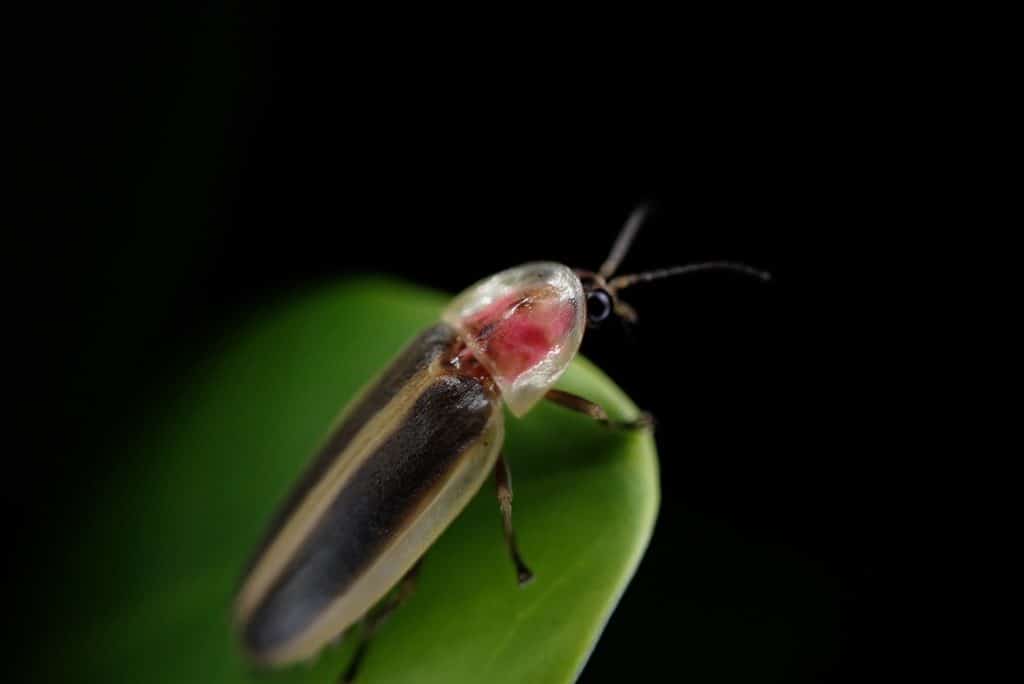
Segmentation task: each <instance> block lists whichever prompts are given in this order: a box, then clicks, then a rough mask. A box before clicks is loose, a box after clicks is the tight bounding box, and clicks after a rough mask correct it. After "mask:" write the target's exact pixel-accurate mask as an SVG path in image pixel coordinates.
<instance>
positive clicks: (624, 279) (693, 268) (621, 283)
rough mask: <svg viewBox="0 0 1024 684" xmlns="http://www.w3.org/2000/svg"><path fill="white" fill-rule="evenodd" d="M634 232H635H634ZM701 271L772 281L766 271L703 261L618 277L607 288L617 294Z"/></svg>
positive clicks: (728, 263)
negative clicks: (650, 283) (635, 287)
mask: <svg viewBox="0 0 1024 684" xmlns="http://www.w3.org/2000/svg"><path fill="white" fill-rule="evenodd" d="M627 225H628V224H627ZM623 232H625V231H623ZM634 232H636V231H635V230H634ZM615 246H616V247H618V243H616V244H615ZM702 271H732V272H734V273H740V274H743V275H748V276H753V277H754V278H757V279H759V280H762V281H769V280H771V279H772V274H771V273H768V272H767V271H760V270H758V269H756V268H753V267H751V266H747V265H746V264H742V263H739V262H736V261H705V262H702V263H699V264H687V265H685V266H672V267H670V268H660V269H657V270H655V271H646V272H644V273H634V274H632V275H623V276H619V277H617V278H612V279H611V280H609V281H608V287H610V288H611V289H612V290H614V291H616V292H618V291H619V290H623V289H625V288H627V287H629V286H631V285H636V284H637V283H649V282H651V281H652V280H661V279H662V278H669V277H672V276H679V275H689V274H691V273H700V272H702Z"/></svg>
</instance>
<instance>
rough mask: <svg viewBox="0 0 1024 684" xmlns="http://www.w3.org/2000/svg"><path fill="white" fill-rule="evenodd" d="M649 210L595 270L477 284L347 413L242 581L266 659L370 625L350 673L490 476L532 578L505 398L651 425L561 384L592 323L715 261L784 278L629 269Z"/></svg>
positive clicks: (245, 638)
mask: <svg viewBox="0 0 1024 684" xmlns="http://www.w3.org/2000/svg"><path fill="white" fill-rule="evenodd" d="M645 215H646V209H645V208H644V207H640V208H638V209H636V210H635V211H634V212H633V213H632V214H631V215H630V217H629V219H628V220H627V222H626V224H625V225H624V226H623V228H622V230H621V232H620V233H619V236H618V238H617V239H616V241H615V243H614V245H613V247H612V250H611V252H610V253H609V255H608V257H607V259H606V260H605V261H604V263H603V264H602V265H601V267H600V268H599V269H598V270H597V271H584V270H573V269H570V268H569V267H567V266H564V265H562V264H559V263H554V262H533V263H528V264H524V265H521V266H517V267H515V268H510V269H508V270H505V271H501V272H499V273H496V274H494V275H492V276H490V277H488V278H485V279H483V280H481V281H479V282H478V283H476V284H475V285H472V286H471V287H469V288H468V289H467V290H465V291H464V292H462V293H461V294H459V295H458V296H456V297H455V299H454V300H452V301H451V303H450V304H449V305H448V306H447V308H446V309H445V310H444V312H443V313H442V315H441V320H440V321H439V322H438V323H436V324H435V325H433V326H431V327H429V328H427V329H426V330H424V331H422V332H421V333H420V334H419V335H418V336H417V337H416V338H415V339H413V340H412V341H411V342H410V343H409V344H408V345H407V346H406V347H405V349H404V350H403V351H401V352H400V353H399V354H398V356H397V357H396V358H395V359H394V360H393V361H392V362H391V364H390V365H389V366H388V367H387V368H385V369H384V370H383V371H382V372H381V373H380V374H379V375H378V377H377V379H376V380H374V381H373V382H372V383H371V384H370V385H369V386H368V387H366V388H365V389H363V390H362V392H361V393H360V394H359V395H358V396H357V397H356V398H355V400H353V401H352V402H351V404H350V405H349V406H348V407H347V408H346V409H345V410H344V411H343V413H342V415H341V417H340V418H339V419H338V421H337V422H336V424H335V426H334V427H333V428H332V429H331V430H330V432H329V434H328V436H327V437H326V439H325V440H324V441H323V443H322V445H321V446H320V448H319V450H318V451H317V453H316V454H315V455H314V457H313V459H312V462H311V463H310V464H309V466H308V467H307V469H306V471H305V472H304V474H303V475H302V476H301V478H300V479H299V481H298V482H297V483H296V485H295V486H294V487H293V489H292V490H291V493H290V494H289V495H288V496H287V497H286V499H285V500H284V502H283V503H282V504H281V506H280V507H279V509H278V512H277V514H276V516H275V517H274V518H273V519H272V521H271V523H270V526H269V529H268V530H267V532H266V534H265V535H264V537H263V541H262V543H261V544H260V545H259V546H258V547H257V549H256V550H255V552H254V554H253V556H252V560H251V561H250V563H249V566H248V568H247V569H246V571H245V574H244V579H243V580H242V582H241V586H240V588H239V590H238V593H237V596H236V599H235V608H234V613H235V624H236V628H237V631H238V633H239V637H240V641H241V643H242V646H243V648H244V650H245V652H246V654H247V656H248V657H249V658H250V659H251V660H252V662H254V663H255V664H257V665H262V666H279V665H285V664H289V663H294V662H298V661H302V660H307V659H309V658H311V657H313V656H315V655H316V654H317V653H319V652H320V651H321V650H322V649H323V648H324V647H325V646H328V645H329V644H332V643H334V642H336V641H337V640H338V639H339V638H340V637H341V636H342V635H343V634H345V632H346V631H347V630H349V629H350V628H352V627H353V626H355V625H356V624H357V623H361V625H362V629H361V630H360V642H359V644H358V646H357V648H356V652H355V655H354V656H353V658H352V662H351V663H350V664H349V665H348V667H347V669H346V671H345V672H344V673H343V674H342V679H341V681H343V682H351V681H352V680H353V679H354V678H355V675H356V673H357V671H358V669H359V666H360V663H361V662H362V660H363V658H364V657H365V655H366V652H367V648H368V645H369V643H370V640H371V638H372V637H373V635H374V633H375V632H376V631H377V630H378V628H379V626H380V625H381V623H382V622H383V620H384V619H385V618H386V617H387V616H388V615H389V614H391V613H392V612H393V611H394V610H395V609H396V608H397V607H398V606H399V605H400V604H401V603H402V602H404V601H405V600H407V599H408V598H409V597H410V596H411V595H412V591H413V587H414V582H415V577H416V574H417V571H418V569H419V565H420V562H421V559H422V557H423V555H424V554H425V553H426V551H427V550H428V549H429V548H430V546H431V545H432V544H433V543H434V542H435V541H436V540H437V538H438V537H439V536H440V535H441V533H442V532H443V531H444V530H445V529H446V528H447V527H448V526H449V525H450V524H451V523H452V521H453V520H455V518H456V517H457V516H458V515H459V513H461V512H462V510H463V509H464V508H465V507H466V505H467V504H468V503H469V501H470V500H471V499H472V498H473V496H474V495H475V494H476V492H477V491H478V490H479V489H480V488H481V487H482V486H483V484H484V482H485V481H486V480H487V479H489V478H492V479H493V481H494V485H495V489H496V493H497V500H498V507H499V509H500V512H501V518H502V528H503V532H504V538H505V544H506V546H507V548H508V553H509V556H510V558H511V561H512V564H513V566H514V568H515V572H516V577H517V579H518V582H519V584H520V585H525V584H527V583H529V582H530V581H531V580H532V579H533V573H532V572H531V571H530V569H529V567H528V566H527V564H526V562H525V561H524V560H523V556H522V554H521V553H520V551H519V546H518V543H517V540H516V533H515V529H514V527H513V525H512V476H511V472H510V470H509V466H508V462H507V461H506V460H505V458H504V456H503V454H502V444H503V441H504V435H505V428H504V415H503V410H502V403H504V405H505V406H506V407H507V408H508V411H509V413H511V414H512V415H513V416H515V417H516V418H522V417H523V416H525V415H526V414H527V413H528V412H529V411H530V409H532V408H533V407H534V406H535V405H536V404H537V403H538V402H539V401H541V400H547V401H551V402H554V403H555V404H558V405H561V406H563V407H565V408H568V409H571V410H573V411H578V412H581V413H583V414H585V415H587V416H590V417H591V418H593V419H594V420H595V421H597V422H598V423H600V424H603V425H605V426H607V427H610V428H615V429H646V428H649V427H650V425H651V420H650V417H649V416H648V415H647V414H641V415H640V417H638V418H636V419H634V420H627V421H617V420H612V419H611V418H610V417H609V416H608V414H607V412H606V411H605V410H604V409H603V408H602V407H601V406H600V405H599V404H597V403H594V402H592V401H589V400H588V399H586V398H584V397H580V396H577V395H574V394H570V393H568V392H564V391H562V390H558V389H555V388H554V387H553V385H554V384H555V382H556V381H557V380H558V379H559V378H560V377H561V375H562V374H563V373H564V372H565V370H566V368H567V367H568V366H569V363H570V362H571V361H572V359H573V358H574V357H575V356H576V354H577V352H578V351H579V348H580V342H581V341H582V339H583V334H584V331H585V330H586V329H587V328H595V327H598V326H600V325H601V324H602V323H604V322H605V321H607V320H609V319H611V318H614V317H618V318H621V319H623V320H625V321H630V322H633V321H635V320H636V318H637V315H636V311H635V310H634V309H633V308H632V307H631V306H630V305H629V304H627V303H626V302H625V301H623V300H622V299H621V297H620V294H621V292H622V291H623V290H625V289H627V288H629V287H631V286H633V285H636V284H638V283H645V282H650V281H653V280H658V279H661V278H666V277H670V276H679V275H686V274H691V273H696V272H699V271H707V270H731V271H736V272H739V273H743V274H746V275H751V276H755V277H757V278H760V279H762V280H767V279H768V278H769V277H770V276H769V275H768V274H767V273H765V272H763V271H758V270H755V269H753V268H751V267H749V266H747V265H745V264H740V263H735V262H727V261H714V262H705V263H699V264H689V265H684V266H675V267H672V268H666V269H660V270H655V271H648V272H644V273H637V274H631V275H618V276H616V275H615V272H616V271H617V270H618V267H619V264H620V263H621V261H622V260H623V258H624V257H625V255H626V252H627V251H628V250H629V247H630V245H631V243H632V242H633V239H634V237H635V236H636V233H637V231H638V230H639V228H640V226H641V224H642V223H643V220H644V218H645Z"/></svg>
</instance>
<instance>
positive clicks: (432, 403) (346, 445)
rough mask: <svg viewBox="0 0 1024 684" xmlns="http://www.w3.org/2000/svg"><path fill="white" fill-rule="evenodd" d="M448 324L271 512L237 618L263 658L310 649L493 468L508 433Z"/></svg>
mask: <svg viewBox="0 0 1024 684" xmlns="http://www.w3.org/2000/svg"><path fill="white" fill-rule="evenodd" d="M459 347H460V343H459V339H458V337H457V335H456V333H455V330H454V329H453V328H452V327H450V326H449V325H447V324H444V323H441V324H438V325H436V326H434V327H432V328H430V329H428V330H427V331H425V332H424V333H423V334H421V335H420V336H419V337H418V338H416V340H414V341H413V342H412V343H411V344H410V345H409V346H408V347H407V348H406V349H405V351H404V352H402V353H401V354H400V355H399V357H398V358H397V359H396V360H395V361H394V362H393V363H392V364H391V366H390V367H389V368H388V369H387V370H385V371H384V373H383V374H382V375H381V377H380V378H379V379H378V380H377V381H376V382H375V383H373V384H372V385H371V386H370V387H369V388H367V389H366V390H365V391H364V392H363V394H362V396H361V397H360V398H359V399H357V400H356V402H355V403H354V404H353V405H352V406H351V407H350V408H349V409H348V410H347V411H346V412H345V413H344V414H343V415H342V418H341V419H340V421H339V423H338V424H337V425H336V427H335V428H334V430H333V431H332V433H331V434H330V436H329V437H328V439H327V440H326V442H325V444H324V445H323V447H322V448H321V450H320V452H319V454H318V455H317V457H316V459H315V460H314V461H313V463H312V464H311V465H310V467H309V468H308V470H307V472H306V474H305V475H304V476H303V478H302V479H301V480H300V482H299V483H298V485H297V486H296V488H295V490H294V491H293V492H292V494H291V495H290V497H289V498H288V499H287V500H286V501H285V503H284V506H283V507H282V509H281V510H280V512H279V513H278V515H277V517H276V518H275V520H274V521H273V523H272V525H271V528H270V530H269V531H268V533H267V536H266V538H265V540H264V542H263V544H262V546H261V547H260V549H259V550H258V551H257V553H256V556H255V558H254V560H253V563H252V565H251V568H250V570H249V572H248V573H247V575H246V577H245V580H244V582H243V584H242V588H241V590H240V591H239V594H238V599H237V604H236V618H237V621H238V624H239V629H240V632H241V636H242V641H243V643H244V645H245V647H246V650H247V651H248V652H249V653H250V654H251V656H252V657H253V658H254V659H255V660H256V661H258V662H263V663H275V664H276V663H286V662H292V661H295V660H300V659H303V658H306V657H309V656H312V655H314V654H315V653H317V652H318V651H319V650H320V649H321V648H322V647H323V646H325V645H326V644H328V643H330V642H331V641H332V640H334V639H335V638H336V637H337V636H338V635H340V634H341V633H342V632H343V631H344V630H345V629H346V628H348V627H349V626H350V625H351V624H352V623H354V622H355V621H356V620H358V619H359V618H361V617H362V616H363V615H364V614H365V613H366V612H367V611H368V610H369V609H370V608H371V607H372V606H373V605H374V604H375V603H376V602H377V601H379V600H380V599H381V598H382V597H383V596H384V595H385V594H386V593H387V591H388V590H389V589H391V588H392V587H393V586H394V585H395V584H396V583H397V582H398V580H399V579H400V578H401V577H402V576H403V575H404V574H405V573H406V572H407V571H408V570H409V569H410V568H411V567H412V566H413V564H414V563H415V562H416V561H417V560H418V559H419V558H420V556H422V555H423V553H424V552H425V551H426V550H427V548H428V547H429V546H430V545H431V544H432V543H433V542H434V541H435V540H436V538H437V537H438V536H440V534H441V532H443V531H444V529H445V528H446V527H447V526H448V525H449V524H450V523H451V521H452V520H454V519H455V517H456V516H457V515H458V514H459V513H460V512H461V511H462V509H463V508H464V507H465V505H466V504H467V503H468V502H469V500H470V499H471V498H472V496H473V494H474V493H475V492H476V491H477V490H478V489H479V488H480V485H481V484H482V483H483V481H484V479H485V478H486V477H487V476H488V475H489V473H490V471H491V469H492V467H493V465H494V462H495V460H496V459H497V455H498V452H499V450H500V448H501V442H502V439H503V437H504V432H503V424H502V412H501V406H500V398H499V396H498V393H497V390H496V388H495V387H494V386H493V383H491V382H489V379H488V378H487V377H486V376H483V377H479V376H478V377H473V376H471V375H468V374H461V373H459V372H458V370H457V368H456V366H454V365H453V364H451V363H450V361H451V359H452V358H453V355H454V354H456V353H457V351H458V349H459Z"/></svg>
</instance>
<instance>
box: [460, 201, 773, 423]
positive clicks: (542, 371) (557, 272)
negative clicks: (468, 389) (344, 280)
mask: <svg viewBox="0 0 1024 684" xmlns="http://www.w3.org/2000/svg"><path fill="white" fill-rule="evenodd" d="M645 215H646V208H644V207H640V208H639V209H637V210H635V211H634V212H633V213H632V214H631V215H630V217H629V220H628V221H627V222H626V225H625V226H624V227H623V229H622V232H621V233H620V234H619V237H618V239H616V241H615V245H614V246H613V247H612V251H611V253H610V254H609V255H608V258H607V259H606V260H605V262H604V264H602V265H601V268H600V269H599V270H598V271H596V272H592V271H583V270H576V271H573V270H571V269H570V268H568V267H567V266H563V265H562V264H558V263H554V262H549V261H538V262H533V263H529V264H524V265H522V266H517V267H515V268H510V269H508V270H506V271H501V272H500V273H497V274H495V275H493V276H490V277H489V278H485V279H484V280H481V281H480V282H478V283H476V284H475V285H472V286H470V287H469V288H468V289H467V290H465V291H463V292H462V293H461V294H460V295H459V296H457V297H456V298H455V299H454V300H453V301H452V303H451V304H449V305H448V308H447V309H445V311H444V314H443V315H442V318H443V320H444V321H445V322H446V323H448V324H449V325H451V326H453V327H454V328H455V329H456V330H457V331H458V332H459V335H460V337H461V338H462V340H463V341H464V342H465V344H466V346H467V347H468V348H469V351H470V352H471V353H472V354H473V356H474V357H475V358H476V359H477V360H478V361H479V362H480V363H481V365H483V367H484V368H486V369H487V372H488V373H490V375H491V377H493V378H494V381H495V383H496V384H497V385H498V387H499V388H500V389H501V393H502V396H503V397H504V399H505V403H506V404H507V405H508V407H509V410H510V411H512V413H513V414H514V415H516V416H522V415H523V414H525V413H526V412H527V411H529V410H530V409H531V408H532V407H533V405H534V404H536V403H537V402H538V401H540V399H541V398H543V396H544V394H545V393H546V392H547V391H548V390H549V389H551V387H552V385H554V384H555V382H556V381H557V380H558V378H559V377H561V375H562V373H564V372H565V369H566V368H568V366H569V362H571V361H572V359H573V357H574V356H576V352H577V351H579V348H580V342H581V341H582V339H583V331H584V329H585V328H587V327H597V326H599V325H600V324H601V323H603V322H605V321H606V320H608V319H609V318H612V317H613V316H618V317H620V318H622V319H624V320H626V321H629V322H635V321H636V312H635V311H634V310H633V307H631V306H630V305H629V304H627V303H626V302H624V301H622V299H621V298H620V297H619V293H620V292H621V291H622V290H624V289H625V288H627V287H629V286H631V285H634V284H636V283H642V282H649V281H652V280H658V279H660V278H664V277H667V276H672V275H683V274H687V273H693V272H697V271H704V270H714V269H726V270H733V271H739V272H742V273H745V274H747V275H754V276H757V277H759V278H761V279H765V280H767V279H768V277H769V276H768V274H767V273H764V272H762V271H756V270H754V269H752V268H750V267H749V266H746V265H744V264H737V263H732V262H726V261H715V262H707V263H701V264H690V265H687V266H676V267H672V268H667V269H662V270H658V271H649V272H646V273H637V274H634V275H624V276H615V277H613V275H614V273H615V270H616V269H617V268H618V266H619V263H620V262H621V261H622V259H623V257H625V255H626V252H627V251H628V250H629V245H630V243H632V241H633V238H634V236H635V235H636V232H637V230H639V228H640V225H641V223H643V219H644V217H645Z"/></svg>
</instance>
